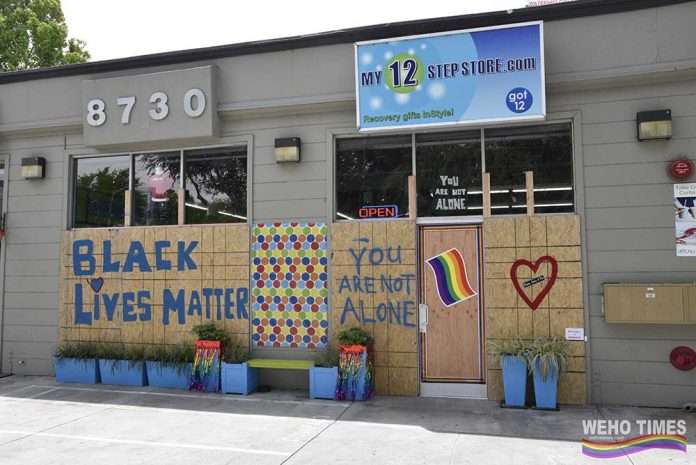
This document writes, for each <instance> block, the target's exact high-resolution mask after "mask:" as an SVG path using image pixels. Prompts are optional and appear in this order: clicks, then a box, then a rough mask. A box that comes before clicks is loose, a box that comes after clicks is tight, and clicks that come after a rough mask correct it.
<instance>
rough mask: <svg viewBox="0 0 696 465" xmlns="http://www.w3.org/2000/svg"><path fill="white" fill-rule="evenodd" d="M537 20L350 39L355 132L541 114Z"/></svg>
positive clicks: (541, 72) (539, 29) (540, 45)
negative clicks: (352, 61) (354, 101)
mask: <svg viewBox="0 0 696 465" xmlns="http://www.w3.org/2000/svg"><path fill="white" fill-rule="evenodd" d="M543 42H544V32H543V23H542V22H533V23H522V24H515V25H509V26H497V27H490V28H481V29H471V30H466V31H455V32H447V33H440V34H429V35H421V36H409V37H403V38H396V39H384V40H378V41H370V42H358V43H356V44H355V70H356V76H355V89H356V102H357V122H358V128H359V130H360V131H361V132H363V131H376V130H387V129H391V130H393V129H405V128H422V127H429V126H445V125H465V124H482V123H489V122H490V123H492V122H503V121H525V120H543V119H544V118H545V116H546V95H545V84H544V53H543Z"/></svg>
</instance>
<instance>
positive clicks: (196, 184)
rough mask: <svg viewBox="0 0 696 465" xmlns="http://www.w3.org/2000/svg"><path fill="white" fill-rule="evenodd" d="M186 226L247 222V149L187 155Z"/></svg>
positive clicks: (222, 149)
mask: <svg viewBox="0 0 696 465" xmlns="http://www.w3.org/2000/svg"><path fill="white" fill-rule="evenodd" d="M184 173H185V178H184V189H185V191H186V192H185V194H186V223H187V224H199V223H235V222H245V221H246V220H247V153H246V147H225V148H220V149H204V150H190V151H186V152H184Z"/></svg>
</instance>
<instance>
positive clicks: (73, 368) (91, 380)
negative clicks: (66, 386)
mask: <svg viewBox="0 0 696 465" xmlns="http://www.w3.org/2000/svg"><path fill="white" fill-rule="evenodd" d="M53 367H54V368H55V371H56V381H57V382H59V383H80V384H97V383H99V365H98V364H97V359H94V358H89V359H81V358H58V357H53Z"/></svg>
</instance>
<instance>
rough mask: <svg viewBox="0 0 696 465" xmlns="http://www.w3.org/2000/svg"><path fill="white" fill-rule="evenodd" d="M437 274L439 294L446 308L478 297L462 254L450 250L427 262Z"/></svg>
mask: <svg viewBox="0 0 696 465" xmlns="http://www.w3.org/2000/svg"><path fill="white" fill-rule="evenodd" d="M427 262H428V265H430V268H432V270H433V274H435V282H436V284H437V293H438V295H439V296H440V300H442V303H443V304H445V306H446V307H451V306H452V305H455V304H458V303H459V302H462V301H464V300H466V299H468V298H470V297H473V296H475V295H476V291H474V290H473V289H472V288H471V284H469V278H468V277H467V275H466V266H465V265H464V259H463V258H462V254H461V252H459V250H457V249H449V250H448V251H446V252H443V253H441V254H440V255H436V256H434V257H432V258H429V259H428V260H427Z"/></svg>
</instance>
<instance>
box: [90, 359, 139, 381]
mask: <svg viewBox="0 0 696 465" xmlns="http://www.w3.org/2000/svg"><path fill="white" fill-rule="evenodd" d="M99 373H100V375H101V381H102V384H117V385H119V386H145V385H147V378H146V377H145V362H130V361H128V360H99Z"/></svg>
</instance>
